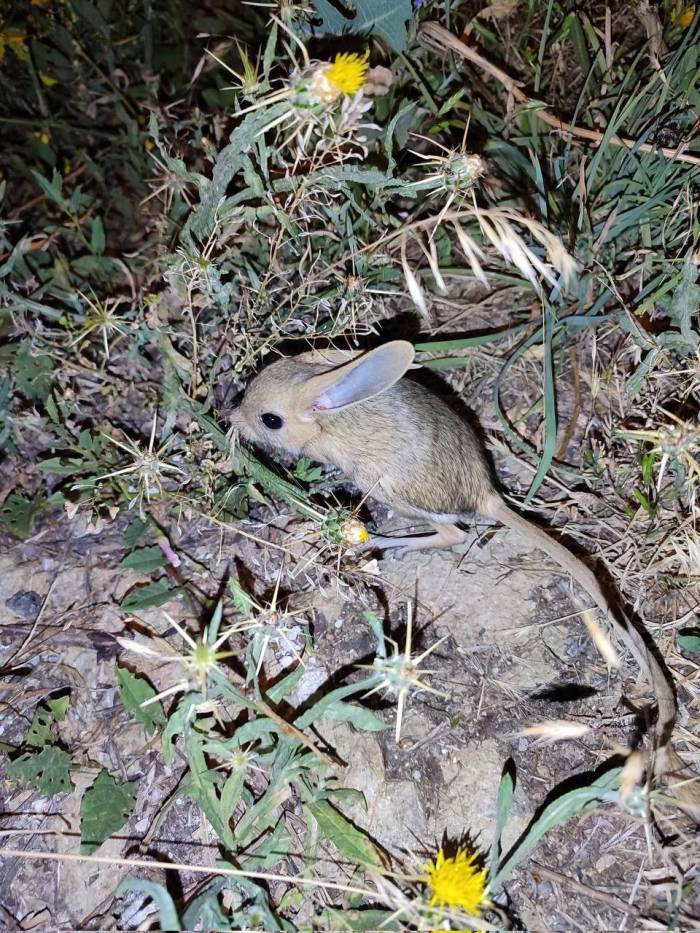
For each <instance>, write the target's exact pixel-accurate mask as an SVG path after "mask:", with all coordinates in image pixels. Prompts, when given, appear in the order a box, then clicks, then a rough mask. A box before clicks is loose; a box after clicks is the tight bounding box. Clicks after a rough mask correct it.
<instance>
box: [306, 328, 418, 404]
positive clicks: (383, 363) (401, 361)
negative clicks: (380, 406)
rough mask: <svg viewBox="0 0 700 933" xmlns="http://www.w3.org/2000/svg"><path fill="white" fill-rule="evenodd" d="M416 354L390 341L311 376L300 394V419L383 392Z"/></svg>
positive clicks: (406, 345)
mask: <svg viewBox="0 0 700 933" xmlns="http://www.w3.org/2000/svg"><path fill="white" fill-rule="evenodd" d="M414 353H415V350H414V348H413V344H412V343H409V342H408V341H407V340H392V341H391V343H385V344H384V345H383V346H381V347H377V349H376V350H370V352H369V353H364V354H363V355H362V356H360V357H357V359H354V360H351V361H350V362H349V363H345V364H344V365H343V366H338V367H337V368H336V369H332V370H331V371H330V372H327V373H322V374H321V375H320V376H311V378H310V379H309V380H308V381H307V382H306V384H305V385H304V388H303V391H302V398H301V412H300V414H301V415H302V417H304V416H306V417H312V416H313V415H314V414H315V413H318V414H322V413H323V412H329V413H330V412H334V411H340V410H341V409H343V408H349V407H350V406H351V405H357V403H358V402H364V401H365V400H366V399H369V398H373V397H374V396H375V395H379V394H380V393H381V392H384V391H385V390H386V389H388V388H389V386H391V385H393V384H394V383H395V382H396V381H397V380H398V379H400V378H401V377H402V376H403V374H404V373H405V372H406V370H407V369H408V367H409V366H410V365H411V363H412V362H413V355H414Z"/></svg>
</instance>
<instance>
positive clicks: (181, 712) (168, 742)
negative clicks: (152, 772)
mask: <svg viewBox="0 0 700 933" xmlns="http://www.w3.org/2000/svg"><path fill="white" fill-rule="evenodd" d="M201 702H202V697H201V695H200V694H199V693H188V694H187V695H186V696H184V697H183V698H182V699H181V700H180V702H179V704H178V706H177V708H176V709H175V711H174V712H172V713H171V714H170V716H169V717H168V724H167V726H166V727H165V729H163V735H162V737H161V741H162V747H163V761H164V762H165V763H166V765H170V764H172V763H173V759H174V758H175V738H176V737H177V736H178V735H180V734H181V733H183V732H184V731H185V728H186V726H187V724H188V723H189V721H190V720H191V719H192V718H193V716H194V707H196V706H197V704H198V703H201Z"/></svg>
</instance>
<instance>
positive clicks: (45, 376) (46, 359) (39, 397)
mask: <svg viewBox="0 0 700 933" xmlns="http://www.w3.org/2000/svg"><path fill="white" fill-rule="evenodd" d="M13 368H14V376H15V380H16V381H17V385H18V386H19V387H20V389H21V390H22V392H24V394H25V395H26V396H27V398H30V399H32V400H35V401H38V402H43V401H44V400H45V399H47V398H48V396H49V393H50V391H51V381H52V379H53V374H54V370H55V366H54V362H53V360H52V359H51V357H50V356H47V355H46V354H43V353H40V354H38V355H34V354H33V353H32V344H31V341H30V340H23V341H22V343H21V344H20V348H19V350H18V351H17V355H16V356H15V361H14V367H13Z"/></svg>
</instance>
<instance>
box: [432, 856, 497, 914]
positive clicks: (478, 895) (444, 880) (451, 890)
mask: <svg viewBox="0 0 700 933" xmlns="http://www.w3.org/2000/svg"><path fill="white" fill-rule="evenodd" d="M425 871H426V879H425V881H426V884H427V885H428V888H429V889H430V892H431V898H430V905H431V907H457V908H459V909H460V910H463V911H464V912H465V913H468V914H472V915H473V916H479V915H480V914H481V912H482V910H483V908H484V907H486V906H488V902H487V899H486V887H487V880H488V879H487V871H486V869H485V868H481V867H480V865H479V855H478V853H477V852H469V851H468V850H467V849H465V848H463V847H462V846H460V847H459V848H458V849H457V851H456V852H455V853H454V855H450V856H448V855H446V853H445V849H444V847H443V848H441V849H440V851H439V852H438V854H437V857H436V858H435V859H433V860H432V861H430V862H428V863H427V865H426V866H425Z"/></svg>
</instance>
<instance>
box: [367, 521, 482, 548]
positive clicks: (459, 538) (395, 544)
mask: <svg viewBox="0 0 700 933" xmlns="http://www.w3.org/2000/svg"><path fill="white" fill-rule="evenodd" d="M429 524H430V526H431V527H432V528H434V529H435V531H434V532H433V533H432V534H425V535H397V536H396V537H391V536H390V535H372V536H371V538H370V539H369V541H367V542H365V544H362V545H360V547H358V548H355V550H357V551H374V550H379V551H386V550H388V549H389V548H401V550H403V551H420V550H424V549H427V548H435V547H444V548H447V547H454V545H455V544H462V543H463V542H464V541H466V540H467V537H468V535H467V532H466V531H463V530H462V529H461V528H458V527H457V525H450V524H447V523H446V522H430V523H429Z"/></svg>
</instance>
